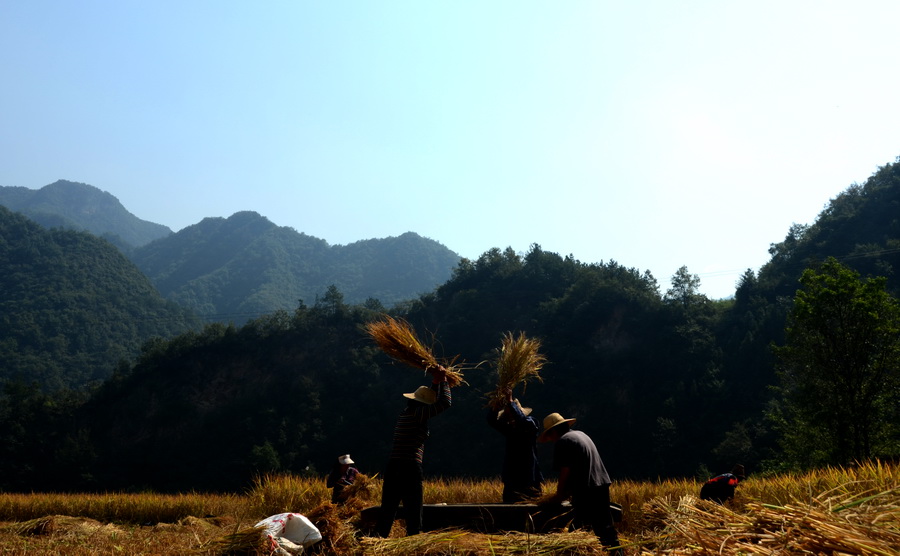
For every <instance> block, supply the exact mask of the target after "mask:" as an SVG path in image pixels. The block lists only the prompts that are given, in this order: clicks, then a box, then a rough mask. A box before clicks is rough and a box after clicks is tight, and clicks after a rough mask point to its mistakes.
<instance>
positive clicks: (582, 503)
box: [539, 413, 624, 555]
mask: <svg viewBox="0 0 900 556" xmlns="http://www.w3.org/2000/svg"><path fill="white" fill-rule="evenodd" d="M574 422H575V419H565V418H563V416H562V415H560V414H559V413H551V414H550V415H548V416H547V417H545V418H544V432H542V433H541V436H540V438H539V440H540V441H541V442H556V445H555V446H554V447H553V470H554V471H557V472H559V481H558V483H557V487H556V494H554V495H553V496H552V497H551V498H550V499H549V500H548V503H550V504H561V503H562V502H563V501H564V500H566V499H568V498H571V499H572V507H573V509H574V510H575V525H576V526H577V527H590V528H591V529H593V530H594V534H595V535H597V537H598V538H599V539H600V542H601V543H602V544H603V546H605V547H606V548H607V549H609V550H610V553H611V554H616V555H621V554H624V552H623V550H622V548H621V546H620V545H619V537H618V534H617V533H616V528H615V526H614V525H613V517H612V514H611V513H610V509H609V485H610V484H611V483H612V481H611V480H610V478H609V474H608V473H607V472H606V467H605V466H604V465H603V460H601V459H600V454H599V453H598V452H597V447H596V446H595V445H594V442H593V441H592V440H591V438H590V437H589V436H588V435H586V434H585V433H583V432H581V431H576V430H572V429H571V425H572V423H574Z"/></svg>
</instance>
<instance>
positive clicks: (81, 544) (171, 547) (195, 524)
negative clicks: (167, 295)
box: [0, 462, 900, 556]
mask: <svg viewBox="0 0 900 556" xmlns="http://www.w3.org/2000/svg"><path fill="white" fill-rule="evenodd" d="M898 475H900V466H898V465H896V464H887V463H881V462H873V463H868V464H864V465H860V466H857V467H853V468H833V469H824V470H819V471H815V472H810V473H802V474H789V475H778V476H772V477H754V476H750V477H749V478H748V479H747V480H746V481H744V482H743V483H742V484H741V485H740V486H739V487H738V491H737V495H736V497H735V499H734V500H732V501H730V502H729V503H728V504H726V505H724V506H720V505H717V504H712V503H709V502H706V501H701V500H698V499H697V498H696V494H697V493H698V492H699V488H700V484H699V483H698V482H696V481H693V480H659V481H648V482H636V481H621V482H617V483H614V484H613V487H612V489H611V498H612V500H613V501H615V502H617V503H619V504H621V505H622V506H623V510H624V511H623V514H624V515H623V520H622V522H621V523H619V524H618V525H617V529H618V531H619V537H620V539H621V540H622V542H623V543H624V545H625V550H626V553H627V554H630V555H640V556H644V555H651V554H655V555H673V556H680V555H699V554H704V555H705V554H710V555H711V554H729V555H737V554H746V555H749V554H873V555H874V554H880V555H887V554H900V488H898ZM361 477H362V478H361V479H360V480H359V481H358V483H357V484H356V485H354V486H353V487H350V488H351V489H352V490H351V492H350V498H349V499H348V501H347V502H346V503H345V504H344V505H341V506H336V505H334V504H331V503H330V494H331V493H330V490H329V489H327V488H326V487H325V483H324V478H322V479H316V478H302V477H296V476H290V475H273V476H267V477H261V478H259V479H258V480H257V481H256V482H255V484H254V485H253V486H252V487H251V488H250V489H249V490H248V491H247V492H246V493H240V494H233V495H221V494H205V493H185V494H179V495H161V494H154V493H137V494H134V493H105V494H48V493H42V494H38V493H33V494H16V493H0V553H2V554H13V555H15V554H23V555H24V554H67V555H73V556H80V555H94V554H110V555H112V554H116V555H151V554H152V555H163V556H166V555H176V554H177V555H228V554H234V555H237V554H269V553H270V550H269V547H268V546H267V544H266V543H265V542H264V538H263V537H262V535H261V533H260V530H258V529H255V528H254V525H255V524H256V523H257V522H258V521H260V520H261V519H263V518H265V517H267V516H270V515H275V514H279V513H284V512H297V513H301V514H304V515H305V516H307V517H308V518H309V519H310V520H311V521H313V523H315V524H316V525H317V527H319V529H320V531H321V532H322V534H323V540H322V541H321V542H320V543H318V544H316V545H314V546H313V547H312V548H311V549H310V550H309V551H308V552H307V553H309V554H335V555H338V556H343V555H349V554H371V555H380V556H401V555H437V556H443V555H448V556H449V555H453V556H461V555H479V556H480V555H491V556H499V555H544V554H547V555H549V554H569V555H594V554H597V555H599V554H604V553H605V551H604V550H603V549H602V548H601V547H600V545H599V543H598V542H597V540H596V538H595V537H594V536H593V534H591V533H589V532H585V531H558V532H552V533H549V534H544V535H537V534H527V533H513V532H511V533H506V534H491V535H487V534H479V533H477V532H472V531H464V530H459V529H454V530H442V531H433V532H428V533H423V534H421V535H416V536H413V537H404V536H403V527H402V521H398V522H397V524H396V525H395V528H394V531H393V533H392V536H391V538H388V539H379V538H370V537H365V536H363V535H362V534H361V533H360V532H359V531H358V530H357V528H356V521H357V519H358V517H359V512H360V510H361V509H362V508H364V507H367V506H369V505H375V504H377V503H378V500H379V498H380V490H381V482H380V480H379V479H378V478H377V477H374V478H370V477H366V476H364V475H363V476H361ZM501 491H502V485H501V484H500V482H499V481H498V480H476V479H450V478H448V479H436V480H431V481H428V482H427V483H426V485H425V501H426V503H429V504H434V503H447V504H454V503H456V504H458V503H492V502H498V501H499V500H500V493H501ZM426 525H427V524H426Z"/></svg>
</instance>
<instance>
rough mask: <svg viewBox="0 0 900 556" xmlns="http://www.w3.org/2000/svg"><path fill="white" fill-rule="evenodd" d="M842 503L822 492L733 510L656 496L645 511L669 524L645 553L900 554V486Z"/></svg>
mask: <svg viewBox="0 0 900 556" xmlns="http://www.w3.org/2000/svg"><path fill="white" fill-rule="evenodd" d="M841 502H842V501H838V500H835V499H827V498H825V497H823V496H819V497H816V498H814V499H812V500H811V501H810V502H800V501H796V502H795V503H793V504H787V505H774V504H762V503H759V502H751V503H748V504H746V505H745V506H744V507H743V509H742V510H741V511H733V510H731V509H729V508H728V507H726V506H720V505H718V504H715V503H713V502H708V501H704V500H698V499H697V498H694V497H693V496H690V495H688V496H685V497H682V498H681V499H679V500H677V501H675V500H665V499H659V500H652V501H651V502H648V503H647V504H646V505H645V507H644V512H645V513H647V514H653V515H654V516H655V517H657V523H659V524H663V525H664V528H663V529H662V530H661V531H659V532H660V533H661V535H660V536H659V537H658V538H657V539H656V542H652V541H651V543H648V544H651V546H648V547H646V548H644V549H642V551H641V554H647V555H650V554H653V555H663V554H665V555H672V556H676V555H677V556H681V555H694V554H728V555H731V554H735V555H736V554H740V555H760V556H762V555H769V554H900V505H898V502H900V489H891V490H888V491H885V492H882V493H879V494H876V495H874V496H868V497H865V498H862V499H860V500H850V501H844V502H845V503H841ZM836 504H840V505H838V506H837V507H835V506H836Z"/></svg>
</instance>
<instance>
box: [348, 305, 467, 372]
mask: <svg viewBox="0 0 900 556" xmlns="http://www.w3.org/2000/svg"><path fill="white" fill-rule="evenodd" d="M366 331H367V332H368V333H369V335H370V336H372V339H374V340H375V343H377V344H378V347H380V348H381V350H382V351H383V352H385V353H386V354H388V355H390V356H391V357H392V358H394V359H396V360H397V361H399V362H401V363H405V364H406V365H409V366H410V367H414V368H416V369H422V370H423V371H426V372H429V373H432V374H433V373H435V372H438V371H443V372H444V374H445V375H446V376H447V382H448V383H449V385H450V387H451V388H452V387H454V386H459V385H460V384H463V383H464V382H465V381H464V380H463V374H462V372H460V370H459V368H458V367H455V366H454V365H453V361H446V360H441V361H438V359H437V358H436V357H435V356H434V354H433V353H432V352H431V349H429V348H427V347H425V345H424V344H422V342H421V341H419V338H418V336H416V333H415V331H414V330H413V329H412V327H411V326H410V325H409V323H408V322H406V321H404V320H399V319H395V318H393V317H390V316H387V315H385V316H384V317H382V320H378V321H372V322H370V323H368V324H366Z"/></svg>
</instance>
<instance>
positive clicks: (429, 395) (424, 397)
mask: <svg viewBox="0 0 900 556" xmlns="http://www.w3.org/2000/svg"><path fill="white" fill-rule="evenodd" d="M403 397H404V398H407V399H410V400H416V401H417V402H422V403H424V404H428V405H431V404H433V403H434V402H436V401H437V394H436V393H435V391H434V390H432V389H431V388H429V387H427V386H419V387H418V388H416V391H415V392H413V393H412V394H403Z"/></svg>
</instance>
